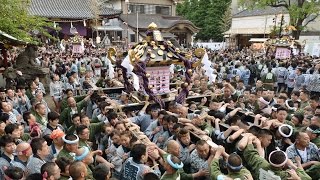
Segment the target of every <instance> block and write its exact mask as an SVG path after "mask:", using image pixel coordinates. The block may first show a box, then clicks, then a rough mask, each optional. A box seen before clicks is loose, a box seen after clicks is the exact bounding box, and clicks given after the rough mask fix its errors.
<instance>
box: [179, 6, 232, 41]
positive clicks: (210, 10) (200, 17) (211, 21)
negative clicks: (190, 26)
mask: <svg viewBox="0 0 320 180" xmlns="http://www.w3.org/2000/svg"><path fill="white" fill-rule="evenodd" d="M230 1H231V0H184V1H183V2H182V3H181V4H178V6H177V13H178V15H181V16H183V17H185V18H186V19H188V20H190V21H191V22H193V23H194V24H195V25H196V26H198V27H199V28H201V30H200V32H199V33H198V34H197V36H196V38H197V39H201V40H210V39H213V40H214V41H222V39H223V35H222V33H223V31H222V28H220V24H221V18H222V17H223V15H224V14H225V11H226V10H227V8H228V7H229V3H230Z"/></svg>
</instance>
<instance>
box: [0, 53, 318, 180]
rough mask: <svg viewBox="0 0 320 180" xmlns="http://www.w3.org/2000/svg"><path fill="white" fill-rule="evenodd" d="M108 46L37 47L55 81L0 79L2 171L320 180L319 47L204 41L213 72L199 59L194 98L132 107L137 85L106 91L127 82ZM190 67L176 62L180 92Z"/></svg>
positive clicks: (19, 175)
mask: <svg viewBox="0 0 320 180" xmlns="http://www.w3.org/2000/svg"><path fill="white" fill-rule="evenodd" d="M106 52H107V51H105V50H104V49H98V48H92V47H91V48H90V47H87V48H86V49H85V52H84V54H82V55H73V54H72V53H71V50H68V49H66V50H65V52H61V51H59V50H58V49H54V48H53V47H42V48H39V50H38V53H39V57H38V58H37V60H36V61H37V62H38V63H39V66H42V67H46V68H50V73H51V74H50V77H51V83H50V84H49V85H46V84H42V83H41V82H40V80H39V77H35V78H34V79H33V80H32V81H30V82H26V81H18V82H17V83H16V85H15V86H12V87H8V86H7V87H5V88H4V87H3V88H1V89H0V99H1V102H0V109H1V116H0V146H1V157H0V179H5V180H18V179H27V180H39V179H47V180H49V179H50V180H66V179H74V180H82V179H96V180H102V179H104V180H108V179H114V180H116V179H119V180H157V179H161V180H179V179H181V180H188V179H199V180H200V179H218V180H229V179H242V180H243V179H246V180H250V179H273V180H278V179H279V180H280V179H283V180H286V179H294V180H309V179H310V180H311V179H320V173H318V170H319V169H320V152H319V147H320V137H319V135H320V101H319V94H320V65H319V64H318V63H317V61H316V60H315V59H313V58H312V57H309V56H302V55H300V56H296V57H293V58H291V59H285V60H278V59H275V58H274V57H273V56H260V57H256V56H253V52H252V51H250V50H249V49H244V50H242V51H231V50H221V51H210V50H208V51H207V52H208V55H209V59H210V61H211V62H212V67H213V68H214V74H215V75H216V78H215V79H214V81H212V82H210V81H209V78H208V77H207V76H205V75H204V71H203V70H202V69H201V67H197V68H195V69H193V73H192V83H191V84H189V95H188V98H187V99H191V100H188V101H185V103H183V104H178V103H176V102H175V101H174V100H173V99H169V100H170V102H167V103H166V104H167V106H166V107H160V106H159V105H158V104H155V103H153V102H152V101H150V102H149V101H143V108H142V109H139V110H135V109H130V108H126V107H127V106H128V105H130V104H131V103H133V102H136V99H133V95H132V93H131V92H125V91H124V92H122V93H121V94H119V95H115V94H114V93H113V94H105V93H104V92H103V91H101V90H99V89H101V88H110V87H119V88H121V87H123V85H124V83H125V82H124V78H123V71H122V69H121V68H119V67H115V68H114V70H113V68H112V70H111V68H110V66H113V65H112V64H111V61H110V60H108V58H107V54H106ZM185 73H187V72H184V68H181V67H179V66H175V67H174V68H173V71H172V72H171V78H170V79H171V83H176V84H177V86H175V87H173V88H172V89H171V95H172V97H174V96H177V94H176V93H177V92H179V88H180V86H179V84H181V82H184V81H185V76H184V74H185ZM22 76H23V75H22ZM46 86H48V87H49V88H47V89H46V88H45V87H46ZM45 96H47V97H50V98H44V97H45ZM193 97H202V98H201V101H199V102H196V101H192V98H193ZM45 99H47V100H45ZM48 99H49V100H48ZM164 100H166V101H169V100H168V99H164ZM49 101H50V102H49ZM51 104H52V105H54V107H53V108H52V107H51ZM50 107H51V108H50Z"/></svg>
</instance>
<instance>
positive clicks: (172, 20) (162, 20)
mask: <svg viewBox="0 0 320 180" xmlns="http://www.w3.org/2000/svg"><path fill="white" fill-rule="evenodd" d="M138 17H139V22H138V26H139V27H138V28H141V29H146V28H147V27H148V26H149V24H151V23H152V22H154V23H155V24H156V25H157V26H158V28H160V29H168V28H171V27H173V26H175V25H178V24H188V25H190V26H191V27H193V28H194V29H195V30H199V28H198V27H196V26H195V25H194V24H193V23H192V22H191V21H189V20H186V19H183V18H182V17H180V16H163V15H158V14H139V15H138ZM120 18H121V20H122V21H124V22H127V21H128V24H129V26H130V27H133V28H137V15H136V14H129V15H128V16H127V15H126V14H121V15H120ZM127 18H128V20H127Z"/></svg>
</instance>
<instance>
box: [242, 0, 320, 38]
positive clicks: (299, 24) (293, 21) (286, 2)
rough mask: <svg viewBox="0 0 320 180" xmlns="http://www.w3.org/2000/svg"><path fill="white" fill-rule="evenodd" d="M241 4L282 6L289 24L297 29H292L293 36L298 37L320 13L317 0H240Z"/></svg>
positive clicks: (255, 6) (253, 6)
mask: <svg viewBox="0 0 320 180" xmlns="http://www.w3.org/2000/svg"><path fill="white" fill-rule="evenodd" d="M239 3H240V4H241V5H245V6H246V7H248V8H265V7H266V6H270V7H284V8H285V9H286V10H287V11H288V13H289V15H290V22H289V24H290V25H291V26H294V27H295V28H296V29H297V31H293V36H294V37H295V38H296V39H299V36H300V33H301V31H302V30H303V29H304V28H305V27H306V26H307V25H308V24H309V23H310V22H312V21H314V20H315V19H316V18H317V17H318V16H319V13H320V1H319V0H240V2H239Z"/></svg>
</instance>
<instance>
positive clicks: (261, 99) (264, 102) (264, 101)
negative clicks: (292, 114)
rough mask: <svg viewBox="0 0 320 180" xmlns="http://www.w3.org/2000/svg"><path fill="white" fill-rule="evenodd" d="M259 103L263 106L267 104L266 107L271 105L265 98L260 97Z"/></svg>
mask: <svg viewBox="0 0 320 180" xmlns="http://www.w3.org/2000/svg"><path fill="white" fill-rule="evenodd" d="M259 101H260V102H262V103H263V104H266V105H269V104H270V102H268V101H266V100H265V99H264V98H263V97H260V98H259Z"/></svg>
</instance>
